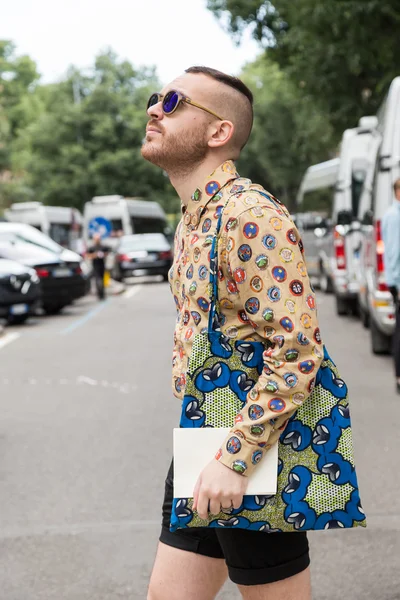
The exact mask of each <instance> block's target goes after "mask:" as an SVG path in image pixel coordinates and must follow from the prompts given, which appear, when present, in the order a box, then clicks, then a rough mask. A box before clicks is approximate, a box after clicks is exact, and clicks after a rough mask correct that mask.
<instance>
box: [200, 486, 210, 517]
mask: <svg viewBox="0 0 400 600" xmlns="http://www.w3.org/2000/svg"><path fill="white" fill-rule="evenodd" d="M208 502H209V498H208V495H207V494H206V493H205V492H204V491H203V490H202V489H201V488H200V490H199V494H198V500H197V514H198V515H199V517H200V518H201V519H204V520H206V519H207V518H208Z"/></svg>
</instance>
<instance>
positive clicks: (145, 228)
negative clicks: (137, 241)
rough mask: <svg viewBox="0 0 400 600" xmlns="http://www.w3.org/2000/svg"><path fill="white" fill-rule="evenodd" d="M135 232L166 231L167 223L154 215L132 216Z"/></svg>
mask: <svg viewBox="0 0 400 600" xmlns="http://www.w3.org/2000/svg"><path fill="white" fill-rule="evenodd" d="M131 225H132V231H133V233H165V231H166V229H167V223H166V222H165V221H164V220H163V219H154V218H153V217H131Z"/></svg>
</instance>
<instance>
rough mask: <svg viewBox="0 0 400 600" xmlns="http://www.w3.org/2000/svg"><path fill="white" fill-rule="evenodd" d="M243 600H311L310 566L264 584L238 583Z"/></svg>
mask: <svg viewBox="0 0 400 600" xmlns="http://www.w3.org/2000/svg"><path fill="white" fill-rule="evenodd" d="M238 588H239V590H240V593H241V594H242V597H243V598H244V600H311V579H310V568H308V569H305V571H302V572H301V573H298V574H297V575H293V577H288V578H287V579H283V580H282V581H275V582H274V583H267V584H265V585H238Z"/></svg>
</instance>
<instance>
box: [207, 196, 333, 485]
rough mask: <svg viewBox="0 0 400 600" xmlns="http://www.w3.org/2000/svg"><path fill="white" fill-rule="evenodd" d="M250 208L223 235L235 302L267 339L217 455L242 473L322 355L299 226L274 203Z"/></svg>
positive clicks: (267, 443) (306, 391) (299, 399)
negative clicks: (258, 365)
mask: <svg viewBox="0 0 400 600" xmlns="http://www.w3.org/2000/svg"><path fill="white" fill-rule="evenodd" d="M253 214H254V213H252V212H251V211H250V210H245V211H244V212H243V213H242V214H241V215H240V216H239V217H238V218H237V219H236V221H237V222H236V223H235V227H234V228H231V229H230V230H229V237H227V236H226V237H225V238H222V239H221V243H222V244H223V250H222V253H223V255H225V257H226V270H227V277H232V278H233V279H234V281H235V282H236V284H237V290H238V295H237V301H236V304H237V306H240V307H241V308H242V310H243V309H244V311H245V312H246V314H247V317H248V322H249V323H251V326H252V328H253V332H254V333H253V335H252V336H251V337H252V339H253V340H257V341H262V342H264V344H265V351H264V353H263V361H264V369H263V372H262V374H261V376H260V377H259V380H258V381H257V383H256V384H255V386H254V387H253V388H252V389H251V390H250V392H249V393H248V395H247V399H246V404H245V405H244V407H243V409H242V410H241V412H240V413H239V414H238V415H237V417H236V421H235V425H234V427H233V428H232V430H231V431H230V434H229V435H228V437H227V439H226V440H225V442H224V444H223V446H222V448H221V449H220V450H219V452H218V453H217V456H216V458H218V460H220V462H222V463H223V464H224V465H226V466H227V467H229V468H231V469H234V470H236V471H238V472H240V473H242V474H244V475H250V474H251V473H252V471H253V470H254V469H255V468H256V466H257V464H258V463H259V462H260V460H261V459H262V457H263V456H264V454H265V453H266V452H267V451H268V448H270V447H271V445H272V444H274V443H275V442H276V441H277V440H278V438H279V437H280V435H281V434H282V432H283V430H284V428H285V425H286V423H287V421H288V419H289V418H290V416H291V415H292V414H293V413H294V412H295V411H296V409H297V408H298V407H299V406H300V405H301V404H302V403H303V402H305V401H306V400H307V397H308V396H309V395H310V393H311V391H312V389H313V383H314V379H315V375H316V373H317V371H318V368H319V365H320V363H321V360H322V356H323V347H322V340H321V336H320V331H319V328H318V321H317V311H316V301H315V295H314V292H313V291H312V289H311V286H310V282H309V278H308V274H307V270H306V266H305V259H304V256H303V252H302V243H301V241H300V236H299V234H298V231H297V229H296V228H295V226H294V224H293V222H292V221H291V220H290V218H289V217H288V216H287V215H286V213H285V212H284V211H283V210H282V211H281V210H279V208H278V209H274V208H273V207H272V206H271V208H266V207H264V208H263V210H262V212H261V213H260V215H259V216H258V218H255V217H254V216H253ZM225 244H226V248H225V247H224V245H225ZM232 438H235V439H234V440H232Z"/></svg>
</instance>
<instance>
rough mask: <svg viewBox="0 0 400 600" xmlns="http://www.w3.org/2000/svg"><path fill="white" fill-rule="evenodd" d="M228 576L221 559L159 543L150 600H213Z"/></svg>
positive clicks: (152, 575)
mask: <svg viewBox="0 0 400 600" xmlns="http://www.w3.org/2000/svg"><path fill="white" fill-rule="evenodd" d="M227 576H228V570H227V568H226V564H225V561H224V560H223V559H222V558H210V557H209V556H202V555H201V554H195V553H193V552H187V551H186V550H180V549H178V548H173V547H172V546H167V545H166V544H163V543H162V542H160V543H159V545H158V549H157V555H156V560H155V563H154V567H153V572H152V574H151V579H150V585H149V591H148V595H147V600H214V598H215V596H216V595H217V594H218V592H219V590H220V589H221V588H222V586H223V585H224V582H225V581H226V578H227Z"/></svg>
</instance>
